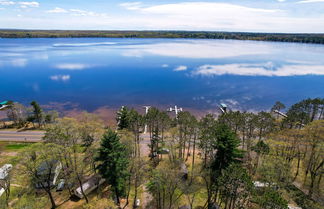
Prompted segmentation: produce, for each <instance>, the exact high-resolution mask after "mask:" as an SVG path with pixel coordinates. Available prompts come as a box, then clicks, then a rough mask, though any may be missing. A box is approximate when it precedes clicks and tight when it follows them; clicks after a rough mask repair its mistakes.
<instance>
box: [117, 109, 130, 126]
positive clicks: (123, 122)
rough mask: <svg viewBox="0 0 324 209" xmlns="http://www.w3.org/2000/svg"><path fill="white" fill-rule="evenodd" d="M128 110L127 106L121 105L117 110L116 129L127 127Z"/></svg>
mask: <svg viewBox="0 0 324 209" xmlns="http://www.w3.org/2000/svg"><path fill="white" fill-rule="evenodd" d="M128 114H129V111H128V109H127V107H125V106H122V107H121V108H120V110H119V111H118V112H117V117H116V120H117V126H118V130H122V129H126V128H129V116H128Z"/></svg>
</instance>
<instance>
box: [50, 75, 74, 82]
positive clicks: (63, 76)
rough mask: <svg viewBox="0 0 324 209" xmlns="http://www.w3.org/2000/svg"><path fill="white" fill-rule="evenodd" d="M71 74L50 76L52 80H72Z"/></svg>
mask: <svg viewBox="0 0 324 209" xmlns="http://www.w3.org/2000/svg"><path fill="white" fill-rule="evenodd" d="M70 78H71V76H70V75H52V76H50V79H51V80H52V81H68V80H70Z"/></svg>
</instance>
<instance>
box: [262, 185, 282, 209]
mask: <svg viewBox="0 0 324 209" xmlns="http://www.w3.org/2000/svg"><path fill="white" fill-rule="evenodd" d="M257 202H258V204H259V205H260V207H261V208H264V209H288V202H287V201H286V200H285V199H283V198H282V197H281V195H280V194H279V193H278V192H277V191H276V190H273V189H271V188H268V189H267V190H266V191H265V192H264V193H263V195H262V196H261V197H259V198H258V199H257Z"/></svg>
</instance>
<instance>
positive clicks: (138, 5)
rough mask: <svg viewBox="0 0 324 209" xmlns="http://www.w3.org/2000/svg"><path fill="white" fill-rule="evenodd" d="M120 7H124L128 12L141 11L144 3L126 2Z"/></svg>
mask: <svg viewBox="0 0 324 209" xmlns="http://www.w3.org/2000/svg"><path fill="white" fill-rule="evenodd" d="M119 6H121V7H124V8H125V9H127V10H139V9H140V8H141V7H142V2H139V1H137V2H125V3H121V4H119Z"/></svg>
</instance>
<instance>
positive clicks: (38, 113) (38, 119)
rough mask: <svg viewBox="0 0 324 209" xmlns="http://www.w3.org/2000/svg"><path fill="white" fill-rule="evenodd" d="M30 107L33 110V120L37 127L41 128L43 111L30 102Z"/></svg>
mask: <svg viewBox="0 0 324 209" xmlns="http://www.w3.org/2000/svg"><path fill="white" fill-rule="evenodd" d="M30 105H31V106H32V108H33V118H34V119H35V121H36V122H37V123H38V126H39V127H41V126H42V124H43V117H44V115H43V110H42V108H41V107H40V106H39V104H38V103H37V102H36V101H32V102H31V103H30Z"/></svg>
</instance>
